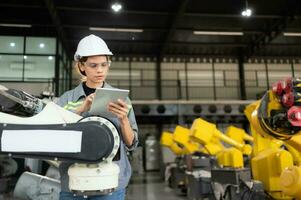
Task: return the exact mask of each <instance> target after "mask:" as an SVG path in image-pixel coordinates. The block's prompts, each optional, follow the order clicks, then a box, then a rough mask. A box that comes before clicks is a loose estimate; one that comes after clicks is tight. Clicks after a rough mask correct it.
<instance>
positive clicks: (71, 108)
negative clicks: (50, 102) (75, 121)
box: [64, 101, 83, 110]
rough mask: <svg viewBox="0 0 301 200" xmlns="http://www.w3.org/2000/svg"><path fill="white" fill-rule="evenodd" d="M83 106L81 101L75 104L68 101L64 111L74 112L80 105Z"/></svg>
mask: <svg viewBox="0 0 301 200" xmlns="http://www.w3.org/2000/svg"><path fill="white" fill-rule="evenodd" d="M82 104H83V101H77V102H72V101H69V102H68V103H67V104H66V105H65V106H64V109H66V110H76V109H77V108H78V107H79V106H80V105H82Z"/></svg>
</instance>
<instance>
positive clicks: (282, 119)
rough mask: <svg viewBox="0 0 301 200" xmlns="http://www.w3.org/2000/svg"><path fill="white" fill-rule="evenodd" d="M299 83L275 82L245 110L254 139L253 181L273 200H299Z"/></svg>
mask: <svg viewBox="0 0 301 200" xmlns="http://www.w3.org/2000/svg"><path fill="white" fill-rule="evenodd" d="M300 83H301V80H299V79H287V80H285V81H279V82H277V83H276V84H275V85H274V86H273V88H272V90H269V91H267V92H266V94H265V95H264V96H263V98H262V99H261V100H259V101H257V102H255V103H253V104H251V105H249V106H248V107H247V109H246V110H245V114H246V116H247V118H248V119H249V121H250V125H251V130H252V135H253V137H254V151H253V158H252V161H251V165H252V173H253V177H254V178H255V179H256V180H260V181H261V182H263V184H264V187H265V190H266V191H267V192H268V193H269V194H270V195H271V196H272V197H273V198H275V199H292V198H297V199H301V168H300V167H299V166H298V165H299V164H300V160H301V159H300V158H301V156H300V152H301V134H300V133H301V131H300V130H301V107H300V105H301V104H300V99H301V98H300V93H299V92H300V91H301V90H300V89H301V87H300V86H301V85H300Z"/></svg>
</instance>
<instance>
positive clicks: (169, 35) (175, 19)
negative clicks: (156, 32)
mask: <svg viewBox="0 0 301 200" xmlns="http://www.w3.org/2000/svg"><path fill="white" fill-rule="evenodd" d="M188 2H189V0H181V3H180V5H179V7H178V10H177V13H176V14H175V15H174V17H173V19H172V22H171V23H170V27H169V30H168V32H167V33H166V35H165V38H164V42H163V44H162V46H161V48H160V50H159V58H161V57H162V56H163V55H164V53H165V51H166V49H167V47H168V43H169V42H170V40H171V39H172V37H173V36H174V33H175V31H176V27H177V25H178V23H179V21H180V19H181V18H182V17H183V15H184V13H185V10H186V6H187V4H188Z"/></svg>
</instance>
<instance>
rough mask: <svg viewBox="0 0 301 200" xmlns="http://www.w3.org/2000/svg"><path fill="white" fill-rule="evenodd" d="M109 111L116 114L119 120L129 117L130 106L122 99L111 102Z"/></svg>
mask: <svg viewBox="0 0 301 200" xmlns="http://www.w3.org/2000/svg"><path fill="white" fill-rule="evenodd" d="M108 111H109V112H111V113H113V114H115V115H116V116H117V117H118V119H119V120H124V119H127V117H128V112H129V108H128V105H127V104H126V103H125V102H124V101H123V100H121V99H118V101H117V102H110V103H109V106H108Z"/></svg>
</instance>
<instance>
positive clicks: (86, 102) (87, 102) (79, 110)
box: [75, 93, 95, 114]
mask: <svg viewBox="0 0 301 200" xmlns="http://www.w3.org/2000/svg"><path fill="white" fill-rule="evenodd" d="M94 97H95V93H92V94H90V95H89V96H87V97H86V98H85V100H84V102H83V103H82V105H81V106H79V107H78V108H77V109H76V111H75V112H76V113H77V114H82V113H84V112H87V111H89V110H90V108H91V105H92V101H93V99H94Z"/></svg>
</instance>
